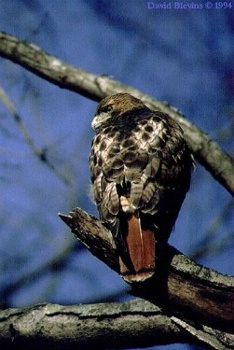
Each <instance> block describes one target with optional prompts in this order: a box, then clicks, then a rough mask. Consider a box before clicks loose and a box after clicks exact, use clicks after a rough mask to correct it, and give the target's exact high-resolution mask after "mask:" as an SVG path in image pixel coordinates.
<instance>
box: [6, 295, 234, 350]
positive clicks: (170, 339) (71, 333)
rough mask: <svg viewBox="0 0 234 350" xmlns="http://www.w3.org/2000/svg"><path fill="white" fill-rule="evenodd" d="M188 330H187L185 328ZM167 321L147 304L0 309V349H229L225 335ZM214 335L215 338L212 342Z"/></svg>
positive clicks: (176, 320) (163, 315)
mask: <svg viewBox="0 0 234 350" xmlns="http://www.w3.org/2000/svg"><path fill="white" fill-rule="evenodd" d="M190 328H191V329H193V332H194V333H195V335H194V334H193V332H191V329H190ZM196 332H197V330H196V329H195V331H194V325H193V324H188V323H186V322H184V321H182V320H180V319H178V318H175V317H174V318H173V317H169V316H167V315H165V314H163V313H162V310H161V309H160V308H158V307H157V306H155V305H152V303H149V302H147V301H143V300H139V299H138V300H134V301H131V302H127V303H118V304H117V303H110V304H93V305H73V306H60V305H51V304H48V305H37V306H34V307H33V308H31V309H9V310H1V311H0V347H1V349H2V350H5V349H6V350H13V349H19V348H20V349H24V350H27V349H34V350H37V349H42V348H50V349H56V350H60V349H61V350H66V349H67V350H68V349H69V350H72V349H89V350H90V349H102V350H103V349H111V348H115V349H117V348H118V349H121V348H126V347H127V348H129V347H131V348H139V347H147V346H152V345H161V344H170V343H176V342H180V343H185V342H186V343H194V344H198V345H203V346H204V348H212V349H230V348H231V344H232V340H231V336H230V335H228V334H226V335H225V338H223V339H222V333H221V332H218V331H216V334H213V330H212V329H211V328H209V327H206V326H202V325H201V326H200V329H199V338H198V337H197V336H196ZM217 335H219V339H217Z"/></svg>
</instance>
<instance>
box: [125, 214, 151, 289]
mask: <svg viewBox="0 0 234 350" xmlns="http://www.w3.org/2000/svg"><path fill="white" fill-rule="evenodd" d="M126 245H127V249H128V253H129V257H130V260H131V263H132V266H131V267H128V266H126V265H125V263H124V262H123V260H122V259H121V258H120V259H119V263H120V272H121V275H122V277H123V279H124V280H125V281H126V282H129V283H133V282H143V281H145V280H146V279H148V278H150V277H152V275H153V274H154V270H155V236H154V233H153V231H150V230H142V229H141V224H140V219H139V217H137V215H135V214H133V215H131V216H130V217H129V218H128V234H127V236H126Z"/></svg>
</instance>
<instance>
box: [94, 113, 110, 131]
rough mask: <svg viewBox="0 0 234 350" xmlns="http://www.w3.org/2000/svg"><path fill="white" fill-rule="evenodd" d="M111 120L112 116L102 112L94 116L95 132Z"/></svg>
mask: <svg viewBox="0 0 234 350" xmlns="http://www.w3.org/2000/svg"><path fill="white" fill-rule="evenodd" d="M110 118H111V114H110V113H108V112H102V113H100V114H97V115H95V116H94V118H93V120H92V123H91V126H92V128H93V130H97V129H99V128H100V126H102V125H103V124H105V122H107V120H109V119H110Z"/></svg>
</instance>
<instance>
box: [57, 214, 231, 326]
mask: <svg viewBox="0 0 234 350" xmlns="http://www.w3.org/2000/svg"><path fill="white" fill-rule="evenodd" d="M59 215H60V217H61V219H62V220H63V221H64V222H65V223H66V224H67V225H68V226H69V227H70V228H71V230H72V232H73V233H74V234H75V236H76V237H77V238H78V239H79V240H80V241H81V242H82V243H83V244H85V246H86V247H87V248H88V249H89V250H90V252H91V253H92V254H93V255H95V256H96V257H98V258H99V259H100V260H102V261H103V262H104V263H106V264H107V265H108V266H109V267H110V268H111V269H113V270H114V271H116V272H118V273H119V263H118V255H117V251H116V250H115V246H114V243H113V238H112V235H111V233H110V232H109V231H108V230H107V229H106V228H105V226H104V225H103V224H102V223H101V222H100V221H99V220H97V219H96V218H94V217H92V216H90V215H89V214H87V213H86V212H84V211H82V210H81V209H80V208H75V209H73V210H72V211H71V212H70V213H69V215H63V214H59ZM156 266H157V267H158V270H156V272H155V276H154V277H153V278H152V279H150V280H148V281H147V282H145V283H140V284H136V285H132V288H133V289H132V293H133V294H135V295H138V296H141V297H144V298H145V299H148V300H149V301H151V302H153V303H157V304H158V305H161V306H162V307H163V308H164V309H165V310H167V312H169V313H172V314H173V315H180V316H183V317H186V318H187V319H190V320H192V321H194V322H197V323H202V324H207V325H209V326H212V327H214V328H218V329H220V330H224V331H226V332H230V331H233V329H234V315H233V305H234V279H233V278H232V277H231V276H226V275H222V274H219V273H218V272H216V271H213V270H211V269H208V268H205V267H202V266H201V265H198V264H196V263H195V262H193V261H191V260H189V259H188V258H187V257H186V256H184V255H183V254H181V253H180V252H178V251H177V250H176V249H175V248H173V247H171V246H169V245H167V246H166V248H165V249H164V251H163V252H162V253H161V256H158V261H157V264H156Z"/></svg>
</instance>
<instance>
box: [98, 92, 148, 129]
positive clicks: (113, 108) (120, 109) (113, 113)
mask: <svg viewBox="0 0 234 350" xmlns="http://www.w3.org/2000/svg"><path fill="white" fill-rule="evenodd" d="M139 108H140V109H142V108H147V107H146V106H145V105H144V103H142V102H141V100H139V99H138V98H136V97H134V96H132V95H129V94H127V93H119V94H115V95H111V96H107V97H105V98H104V99H103V100H102V101H101V102H100V103H99V105H98V107H97V110H96V113H95V115H94V118H93V121H92V124H91V125H92V128H93V129H94V130H98V129H99V128H100V127H103V126H104V125H107V124H109V122H110V121H113V120H114V119H115V118H118V116H120V115H122V114H123V113H126V112H129V111H131V110H133V109H139Z"/></svg>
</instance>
